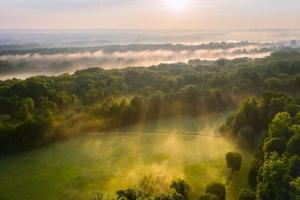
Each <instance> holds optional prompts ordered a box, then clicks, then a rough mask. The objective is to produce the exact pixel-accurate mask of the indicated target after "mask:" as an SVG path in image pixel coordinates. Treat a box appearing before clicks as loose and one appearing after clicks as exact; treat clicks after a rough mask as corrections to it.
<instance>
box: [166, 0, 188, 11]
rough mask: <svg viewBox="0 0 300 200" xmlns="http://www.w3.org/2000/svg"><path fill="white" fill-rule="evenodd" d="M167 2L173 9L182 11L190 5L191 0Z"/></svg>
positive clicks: (171, 0)
mask: <svg viewBox="0 0 300 200" xmlns="http://www.w3.org/2000/svg"><path fill="white" fill-rule="evenodd" d="M166 2H167V5H168V6H170V7H171V8H173V9H182V8H185V7H186V6H187V5H188V4H189V0H166Z"/></svg>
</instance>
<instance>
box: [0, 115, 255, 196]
mask: <svg viewBox="0 0 300 200" xmlns="http://www.w3.org/2000/svg"><path fill="white" fill-rule="evenodd" d="M176 120H180V118H179V117H176V118H175V119H174V121H176ZM181 120H182V123H185V122H188V121H189V120H188V119H181ZM192 120H194V119H192ZM168 121H169V122H170V124H172V121H173V120H172V119H163V120H162V121H160V122H155V121H151V122H149V124H147V123H145V124H143V127H149V129H144V130H143V131H145V130H147V131H148V132H154V131H152V130H153V129H151V124H154V123H158V124H161V123H162V122H168ZM198 121H199V119H198ZM214 121H215V122H217V120H214ZM194 122H195V124H194V127H203V125H197V124H196V120H195V121H194ZM203 123H204V122H203ZM178 124H179V123H178ZM199 124H201V123H199ZM137 127H138V126H137ZM205 127H206V128H205ZM205 127H204V129H203V130H207V132H206V133H203V132H201V131H200V130H201V129H200V128H199V129H197V128H196V129H194V128H192V129H189V130H195V132H192V131H191V132H189V131H188V130H184V129H183V128H180V129H177V130H180V132H184V133H197V134H199V135H186V134H146V133H123V134H116V133H109V134H88V135H86V136H80V137H76V138H72V139H70V140H66V141H61V142H56V143H54V144H51V145H49V146H47V147H45V148H42V149H39V150H35V151H30V152H25V153H21V154H17V155H10V156H6V157H2V158H0V177H1V181H0V199H1V200H2V199H13V200H18V199H24V200H26V199H45V200H47V199H49V200H50V199H51V200H52V199H72V200H73V199H93V197H94V196H95V195H96V193H97V192H103V193H104V194H105V195H106V194H107V193H109V194H110V196H113V195H114V192H115V191H116V190H118V189H126V188H128V187H131V188H134V189H136V190H144V191H145V190H149V187H150V186H151V187H153V188H154V190H155V191H159V192H165V191H168V190H169V189H168V185H169V184H170V182H171V180H172V179H174V178H179V177H180V178H183V179H185V180H187V182H188V183H189V184H190V185H191V187H192V191H191V199H197V197H199V195H200V194H201V193H203V192H204V189H205V186H206V185H207V184H208V183H209V182H211V181H221V182H223V183H226V182H227V194H228V195H227V197H228V198H227V199H237V198H236V197H237V195H238V192H239V190H240V189H241V188H244V187H247V183H246V181H247V179H245V176H246V174H247V168H248V164H249V162H250V159H251V154H248V153H246V152H242V154H243V164H242V169H241V171H240V172H238V173H236V174H234V175H233V176H232V177H231V179H228V176H227V175H226V173H224V171H226V162H225V154H226V153H227V152H228V151H232V150H235V149H236V140H234V139H224V138H219V137H210V136H209V137H206V136H205V137H204V136H202V135H210V134H212V133H210V132H209V131H208V128H207V127H208V126H205ZM174 128H176V127H175V125H174V126H173V125H171V126H169V127H166V129H164V130H163V131H162V132H165V131H167V130H171V129H174ZM124 130H127V131H138V130H135V129H134V128H133V126H131V128H130V127H125V128H124ZM208 133H209V134H208ZM212 136H214V134H212ZM143 180H147V181H146V182H147V184H148V185H145V184H146V183H145V181H143ZM145 188H146V189H145ZM147 188H148V189H147Z"/></svg>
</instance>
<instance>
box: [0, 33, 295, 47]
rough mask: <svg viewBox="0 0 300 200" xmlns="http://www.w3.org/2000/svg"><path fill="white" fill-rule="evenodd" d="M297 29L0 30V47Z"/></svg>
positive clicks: (215, 37)
mask: <svg viewBox="0 0 300 200" xmlns="http://www.w3.org/2000/svg"><path fill="white" fill-rule="evenodd" d="M299 38H300V30H299V29H273V30H266V29H265V30H255V29H253V30H110V29H106V30H105V29H103V30H0V45H24V44H35V45H40V46H41V47H78V46H91V45H94V46H98V45H111V44H164V43H175V44H178V43H188V44H191V43H204V42H217V41H241V40H244V41H245V40H248V41H257V42H269V41H280V42H282V44H283V45H288V44H289V42H290V40H299Z"/></svg>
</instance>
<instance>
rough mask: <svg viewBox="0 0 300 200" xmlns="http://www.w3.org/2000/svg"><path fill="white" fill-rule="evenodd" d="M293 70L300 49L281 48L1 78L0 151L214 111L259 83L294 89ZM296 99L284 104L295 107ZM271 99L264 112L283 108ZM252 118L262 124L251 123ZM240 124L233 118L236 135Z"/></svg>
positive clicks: (258, 88)
mask: <svg viewBox="0 0 300 200" xmlns="http://www.w3.org/2000/svg"><path fill="white" fill-rule="evenodd" d="M0 66H1V67H2V70H3V69H4V68H5V67H7V66H10V65H9V63H8V62H7V61H1V65H0ZM3 66H4V67H3ZM299 72H300V53H298V52H296V51H293V50H285V51H279V52H274V53H272V54H271V56H268V57H265V58H262V59H249V58H239V59H234V60H227V59H219V60H217V61H214V62H210V63H207V62H203V63H202V61H201V60H190V61H189V62H188V63H187V64H185V63H175V64H160V65H157V66H150V67H127V68H124V69H111V70H103V69H101V68H89V69H84V70H79V71H76V72H75V73H74V74H72V75H70V74H61V75H58V76H34V77H30V78H27V79H26V80H20V79H10V80H5V81H0V101H1V103H0V104H1V110H0V114H1V115H0V119H1V121H0V133H1V134H0V136H1V140H0V142H1V145H0V148H1V149H0V152H1V154H6V153H9V152H16V151H22V150H26V149H32V148H35V147H41V146H43V145H44V144H46V143H49V142H52V141H55V140H57V139H59V138H65V137H69V136H71V135H76V134H80V133H84V132H95V131H97V132H99V131H100V132H101V131H108V130H111V129H113V128H116V127H120V126H123V125H127V124H131V123H136V122H139V121H145V120H149V119H157V118H163V117H170V116H175V115H188V116H191V117H197V116H199V115H207V114H212V113H220V112H223V111H225V110H232V109H235V108H236V105H238V103H239V102H240V101H241V100H242V99H243V98H244V97H246V96H249V95H255V96H259V94H260V93H261V92H263V91H264V90H272V91H282V92H285V93H287V94H292V95H293V96H297V95H298V91H299V80H300V79H299V77H300V74H299ZM297 102H298V101H295V103H294V104H289V106H290V107H289V108H290V109H293V108H294V107H297V105H298V104H297ZM273 104H274V110H273V111H272V116H271V118H270V119H272V118H273V117H274V116H275V114H276V113H277V112H276V111H277V110H280V108H281V107H278V106H277V104H278V103H277V102H276V103H275V102H274V103H273ZM255 119H256V120H257V118H255ZM264 120H266V118H264ZM228 123H231V122H228ZM250 125H253V126H254V125H255V126H258V127H254V128H255V129H256V130H258V129H261V128H265V129H266V128H267V126H266V124H260V123H256V122H252V124H250ZM222 128H223V129H227V127H222ZM240 128H242V126H241V125H240V124H238V125H236V124H234V127H233V131H232V132H233V133H234V135H235V136H237V132H238V131H239V129H240Z"/></svg>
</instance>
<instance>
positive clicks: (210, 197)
mask: <svg viewBox="0 0 300 200" xmlns="http://www.w3.org/2000/svg"><path fill="white" fill-rule="evenodd" d="M219 199H220V198H219V197H218V196H217V195H214V194H210V193H206V194H202V195H201V196H200V197H199V199H198V200H219Z"/></svg>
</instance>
